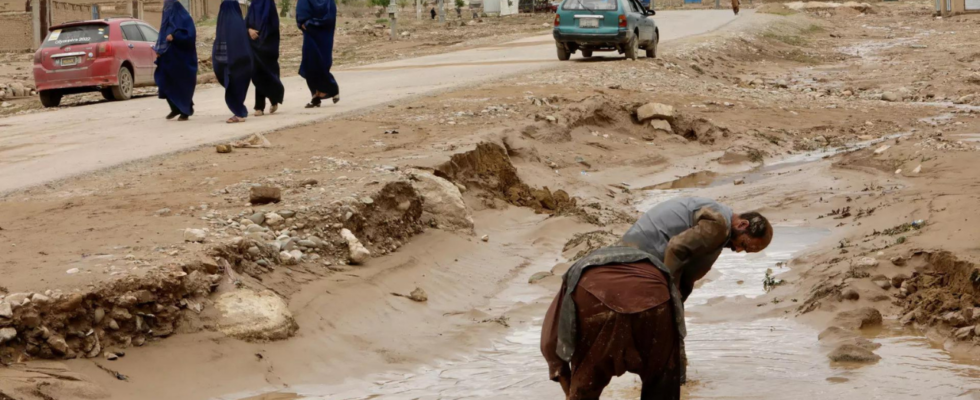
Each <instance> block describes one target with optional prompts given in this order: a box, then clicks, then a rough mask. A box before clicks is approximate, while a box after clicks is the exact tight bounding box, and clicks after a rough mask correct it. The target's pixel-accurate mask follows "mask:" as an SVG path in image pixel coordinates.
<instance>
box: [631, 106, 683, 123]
mask: <svg viewBox="0 0 980 400" xmlns="http://www.w3.org/2000/svg"><path fill="white" fill-rule="evenodd" d="M636 119H637V120H638V121H640V122H646V121H647V120H651V119H661V120H666V121H668V122H669V121H671V120H673V119H674V107H673V106H669V105H666V104H660V103H648V104H645V105H643V106H641V107H640V108H638V109H636Z"/></svg>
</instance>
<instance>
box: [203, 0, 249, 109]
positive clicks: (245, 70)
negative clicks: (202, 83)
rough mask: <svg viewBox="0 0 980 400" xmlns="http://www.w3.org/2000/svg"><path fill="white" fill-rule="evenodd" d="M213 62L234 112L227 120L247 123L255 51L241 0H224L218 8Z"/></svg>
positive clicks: (229, 106)
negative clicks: (246, 105) (247, 100)
mask: <svg viewBox="0 0 980 400" xmlns="http://www.w3.org/2000/svg"><path fill="white" fill-rule="evenodd" d="M211 64H212V65H213V66H214V76H215V77H217V78H218V83H220V84H221V86H223V87H224V88H225V104H227V105H228V109H229V110H231V112H232V114H234V115H232V117H231V118H228V121H226V122H228V123H229V124H234V123H238V122H245V118H246V117H248V107H245V98H246V97H247V96H248V86H249V82H250V81H251V80H252V50H251V44H249V38H248V29H247V28H245V19H244V18H243V17H242V7H241V6H240V5H239V4H238V0H224V1H222V2H221V8H220V9H218V27H217V29H215V34H214V47H213V48H212V50H211Z"/></svg>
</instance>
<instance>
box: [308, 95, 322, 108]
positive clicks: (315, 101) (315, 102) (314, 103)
mask: <svg viewBox="0 0 980 400" xmlns="http://www.w3.org/2000/svg"><path fill="white" fill-rule="evenodd" d="M320 101H321V100H320V98H319V97H314V98H313V100H310V102H309V103H308V104H307V105H306V108H314V107H319V106H320Z"/></svg>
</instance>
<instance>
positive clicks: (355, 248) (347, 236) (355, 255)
mask: <svg viewBox="0 0 980 400" xmlns="http://www.w3.org/2000/svg"><path fill="white" fill-rule="evenodd" d="M340 237H342V238H344V240H345V241H347V249H348V250H350V261H351V264H363V263H364V262H365V261H367V259H368V257H370V256H371V252H370V251H368V249H367V248H365V247H364V245H362V244H361V242H360V241H359V240H357V237H356V236H354V233H352V232H351V231H350V230H349V229H347V228H344V229H341V230H340Z"/></svg>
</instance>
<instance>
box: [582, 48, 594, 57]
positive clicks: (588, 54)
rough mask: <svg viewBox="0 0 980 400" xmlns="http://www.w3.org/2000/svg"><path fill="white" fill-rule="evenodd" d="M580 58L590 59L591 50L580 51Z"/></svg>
mask: <svg viewBox="0 0 980 400" xmlns="http://www.w3.org/2000/svg"><path fill="white" fill-rule="evenodd" d="M582 57H585V58H589V57H592V50H582Z"/></svg>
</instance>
